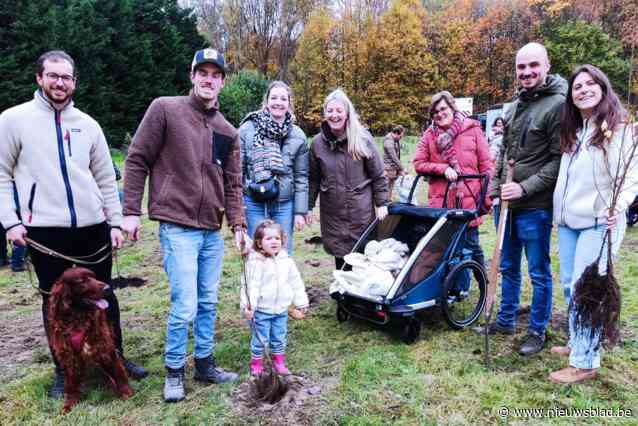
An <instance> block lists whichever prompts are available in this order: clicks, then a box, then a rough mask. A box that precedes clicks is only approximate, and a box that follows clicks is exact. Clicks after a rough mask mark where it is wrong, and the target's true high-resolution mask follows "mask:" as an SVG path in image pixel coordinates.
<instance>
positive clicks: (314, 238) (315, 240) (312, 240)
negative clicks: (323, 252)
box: [304, 235, 322, 244]
mask: <svg viewBox="0 0 638 426" xmlns="http://www.w3.org/2000/svg"><path fill="white" fill-rule="evenodd" d="M304 242H305V243H306V244H321V243H322V240H321V236H320V235H313V236H312V237H310V238H306V239H305V240H304Z"/></svg>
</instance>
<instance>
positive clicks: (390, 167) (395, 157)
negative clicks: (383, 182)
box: [383, 125, 405, 201]
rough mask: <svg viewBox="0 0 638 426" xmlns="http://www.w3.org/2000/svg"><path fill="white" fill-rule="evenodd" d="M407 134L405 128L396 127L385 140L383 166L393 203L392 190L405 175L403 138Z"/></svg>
mask: <svg viewBox="0 0 638 426" xmlns="http://www.w3.org/2000/svg"><path fill="white" fill-rule="evenodd" d="M403 133H405V129H404V128H403V126H401V125H398V126H395V127H394V128H393V129H392V131H391V132H390V133H388V134H387V135H385V138H384V139H383V165H384V172H385V176H386V177H387V178H388V188H389V194H388V199H389V200H390V201H392V190H393V189H394V183H395V182H396V181H397V178H398V177H399V176H403V175H405V170H404V169H403V164H401V138H402V137H403Z"/></svg>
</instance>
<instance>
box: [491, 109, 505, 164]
mask: <svg viewBox="0 0 638 426" xmlns="http://www.w3.org/2000/svg"><path fill="white" fill-rule="evenodd" d="M504 131H505V122H504V121H503V117H497V118H496V120H494V124H493V125H492V130H490V135H489V137H488V139H487V142H488V145H489V146H490V157H491V158H492V160H493V161H494V162H496V159H497V158H498V156H499V154H500V152H501V147H502V146H503V132H504Z"/></svg>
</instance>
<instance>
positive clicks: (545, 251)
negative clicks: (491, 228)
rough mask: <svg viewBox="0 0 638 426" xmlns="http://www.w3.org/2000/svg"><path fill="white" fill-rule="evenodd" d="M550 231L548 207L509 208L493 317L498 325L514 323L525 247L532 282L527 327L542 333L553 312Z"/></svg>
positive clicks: (550, 212) (511, 325)
mask: <svg viewBox="0 0 638 426" xmlns="http://www.w3.org/2000/svg"><path fill="white" fill-rule="evenodd" d="M497 226H498V223H497ZM551 233H552V211H551V210H549V209H527V210H521V211H514V212H513V211H511V210H510V215H509V216H508V219H507V224H506V226H505V238H504V241H503V250H502V252H501V275H502V283H501V306H500V309H499V311H498V317H497V319H496V322H497V323H498V324H499V325H501V326H503V327H515V326H516V309H517V308H518V304H519V302H520V297H521V261H522V255H523V250H524V251H525V257H527V265H528V270H529V276H530V280H531V282H532V307H531V315H530V318H529V326H528V330H529V331H530V332H532V333H536V334H538V335H542V336H544V335H545V329H546V328H547V323H548V322H549V319H550V317H551V314H552V269H551V262H550V258H549V247H550V239H551Z"/></svg>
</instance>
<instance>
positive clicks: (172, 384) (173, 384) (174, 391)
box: [164, 367, 185, 402]
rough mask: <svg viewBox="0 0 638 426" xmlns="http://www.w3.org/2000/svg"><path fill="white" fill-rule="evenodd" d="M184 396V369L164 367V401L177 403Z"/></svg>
mask: <svg viewBox="0 0 638 426" xmlns="http://www.w3.org/2000/svg"><path fill="white" fill-rule="evenodd" d="M184 396H185V394H184V367H182V368H178V369H173V368H168V367H166V379H164V401H166V402H177V401H181V400H182V399H184Z"/></svg>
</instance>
